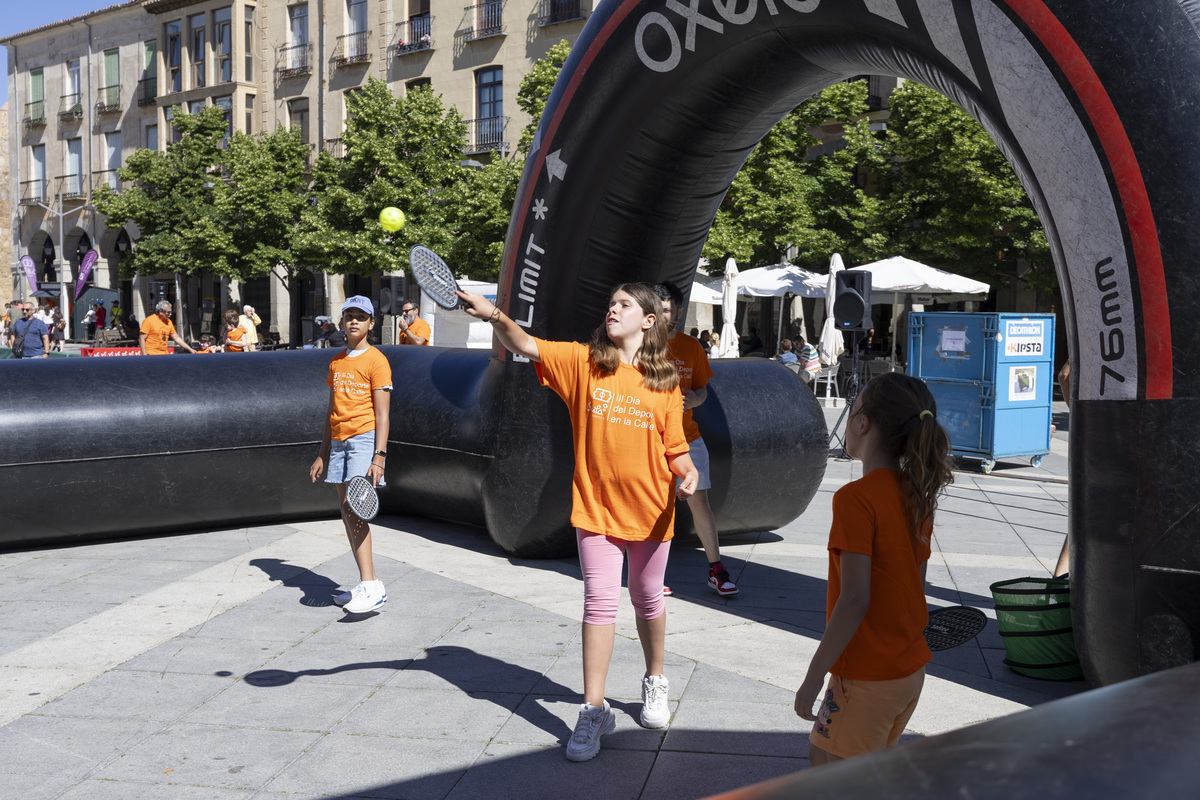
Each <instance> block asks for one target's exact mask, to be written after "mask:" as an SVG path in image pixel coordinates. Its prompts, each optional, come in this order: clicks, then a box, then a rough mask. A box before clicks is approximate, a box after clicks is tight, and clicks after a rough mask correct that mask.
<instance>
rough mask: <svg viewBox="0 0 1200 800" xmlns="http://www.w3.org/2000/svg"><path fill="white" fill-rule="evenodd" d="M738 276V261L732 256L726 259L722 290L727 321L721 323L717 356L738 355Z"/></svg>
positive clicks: (722, 304)
mask: <svg viewBox="0 0 1200 800" xmlns="http://www.w3.org/2000/svg"><path fill="white" fill-rule="evenodd" d="M737 278H738V268H737V262H736V261H734V260H733V259H732V258H730V259H728V260H726V261H725V283H724V286H723V287H722V289H723V291H722V292H721V316H722V317H723V318H724V320H725V321H724V323H722V325H721V349H720V350H718V351H717V358H737V357H738V335H737V325H735V324H734V322H735V321H736V320H737Z"/></svg>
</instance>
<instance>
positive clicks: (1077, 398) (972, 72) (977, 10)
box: [497, 0, 1200, 683]
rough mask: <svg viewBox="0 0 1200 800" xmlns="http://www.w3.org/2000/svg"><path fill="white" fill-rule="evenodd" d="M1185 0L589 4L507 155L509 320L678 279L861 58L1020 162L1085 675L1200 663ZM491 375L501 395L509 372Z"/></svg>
mask: <svg viewBox="0 0 1200 800" xmlns="http://www.w3.org/2000/svg"><path fill="white" fill-rule="evenodd" d="M1193 8H1194V4H1188V3H1179V2H1175V1H1174V0H1143V2H1138V3H1136V4H1130V3H1124V2H1116V1H1115V0H1097V1H1096V2H1089V3H1078V2H1074V0H836V1H835V0H665V2H662V0H654V1H653V2H651V1H649V0H625V1H624V2H616V1H614V0H606V2H604V3H602V4H601V5H600V6H599V7H598V9H597V11H596V13H595V15H594V16H593V17H592V18H591V20H589V22H588V25H587V27H586V28H585V30H584V32H583V34H582V36H581V38H580V40H579V41H578V43H577V44H576V46H575V48H574V50H573V52H572V54H571V57H570V59H569V61H568V62H567V64H566V66H565V68H564V70H563V74H562V76H561V77H560V79H559V81H558V84H557V85H556V86H555V89H554V92H553V95H552V97H551V99H550V102H549V103H548V105H547V107H546V110H545V113H544V116H543V119H542V123H541V126H540V128H539V131H538V135H537V139H536V141H535V145H534V146H535V148H536V149H535V150H534V152H533V153H532V154H531V158H530V159H529V161H528V163H527V165H526V170H525V175H524V180H523V182H522V185H521V189H520V190H519V193H518V197H517V202H516V205H515V208H514V211H513V222H512V226H511V227H510V229H509V241H508V248H507V250H506V253H505V262H504V278H503V280H502V284H501V296H502V297H504V298H505V300H506V303H505V311H506V312H508V313H509V314H510V315H511V316H512V317H513V318H514V319H517V320H520V321H523V322H524V323H525V324H527V325H528V326H529V328H530V330H532V331H534V332H536V333H539V334H541V335H548V336H551V337H560V338H579V337H582V336H583V335H584V334H585V332H586V330H587V328H588V327H589V325H590V324H591V321H592V320H595V319H597V318H598V317H599V315H600V313H601V309H602V307H603V303H604V301H605V295H606V292H607V289H608V287H609V286H611V285H612V284H613V283H615V282H616V281H618V280H626V279H644V280H657V279H670V280H674V281H676V282H678V283H680V284H682V285H687V282H688V281H689V280H691V278H692V276H693V274H694V265H695V264H696V260H697V257H698V255H699V253H700V250H701V247H702V244H703V242H704V239H705V237H706V235H707V232H708V229H709V226H710V224H711V222H712V219H713V217H714V215H715V213H716V210H717V207H718V205H719V204H720V202H721V199H722V198H723V196H724V194H725V191H726V189H727V188H728V186H729V184H730V182H731V181H732V179H733V176H734V175H735V173H736V172H737V171H738V169H739V168H740V167H741V165H742V164H743V163H744V161H745V159H746V158H747V156H748V155H749V153H750V151H751V150H752V148H753V147H754V146H755V144H756V143H757V142H758V141H759V139H761V137H762V136H763V135H764V134H765V133H766V131H767V130H769V128H770V127H771V126H772V125H773V124H774V123H775V122H776V121H777V120H779V119H780V118H781V117H782V116H783V115H784V114H785V113H786V112H787V111H789V110H790V109H792V108H793V107H795V106H796V105H797V104H798V103H799V102H801V101H803V100H804V99H805V98H807V97H809V96H811V95H812V94H814V93H815V92H817V91H819V90H820V89H822V88H824V87H825V86H828V85H830V84H832V83H834V82H836V81H839V80H842V79H845V78H848V77H852V76H854V75H860V74H864V73H871V74H888V75H896V76H901V77H904V78H908V79H912V80H916V81H919V82H921V83H924V84H927V85H929V86H932V87H934V88H936V89H938V90H939V91H941V92H943V93H945V94H946V95H947V96H949V97H951V98H952V99H954V100H955V101H956V102H957V103H959V104H960V105H961V106H962V107H963V108H965V109H966V110H967V111H968V112H969V113H970V114H971V115H972V116H974V117H975V118H976V119H978V120H979V121H980V123H982V124H983V126H984V127H985V128H986V129H987V130H988V132H989V133H990V134H991V135H992V137H993V138H994V139H995V140H996V142H997V143H998V144H999V146H1000V147H1001V149H1002V150H1003V152H1004V153H1005V154H1006V156H1007V157H1008V159H1009V161H1010V162H1011V164H1012V165H1013V167H1014V169H1015V170H1016V172H1017V174H1018V175H1019V176H1020V178H1021V181H1022V183H1023V184H1024V186H1025V187H1026V188H1027V190H1028V192H1029V194H1030V196H1031V197H1032V198H1033V202H1034V204H1035V206H1036V208H1037V210H1038V213H1039V215H1040V216H1041V219H1042V221H1043V223H1044V225H1045V228H1046V231H1047V234H1048V236H1049V239H1050V243H1051V247H1052V250H1053V254H1054V259H1055V264H1056V267H1057V270H1058V274H1059V278H1060V283H1061V285H1062V287H1063V295H1064V298H1065V299H1066V301H1067V305H1068V307H1067V309H1066V311H1067V323H1068V328H1069V337H1070V342H1071V352H1072V354H1073V355H1074V365H1073V370H1074V371H1073V385H1072V395H1073V406H1072V410H1073V419H1072V426H1073V427H1072V434H1073V436H1072V452H1071V466H1072V470H1073V475H1074V477H1075V480H1074V481H1073V482H1072V484H1071V506H1070V530H1071V536H1072V539H1073V543H1074V549H1073V554H1072V575H1073V578H1074V580H1073V585H1074V587H1075V592H1074V603H1075V628H1076V632H1077V639H1078V640H1079V642H1080V645H1081V651H1082V652H1081V655H1082V658H1083V662H1084V667H1085V670H1086V672H1087V674H1088V676H1089V678H1090V679H1091V680H1092V681H1094V682H1098V683H1109V682H1112V681H1116V680H1120V679H1123V678H1129V677H1133V676H1134V675H1137V674H1139V673H1142V672H1146V671H1152V670H1156V669H1161V668H1164V667H1168V666H1172V665H1177V664H1182V663H1187V662H1190V661H1193V660H1196V659H1197V658H1200V630H1198V626H1200V546H1198V542H1197V518H1196V513H1195V511H1196V508H1197V502H1198V501H1197V498H1200V477H1198V476H1200V470H1198V469H1196V463H1197V458H1196V456H1195V455H1194V454H1193V443H1194V440H1195V439H1196V432H1197V428H1198V425H1197V418H1198V416H1200V414H1198V412H1200V405H1198V404H1197V401H1196V398H1197V393H1198V389H1200V370H1196V369H1193V368H1192V367H1190V366H1189V365H1190V364H1191V363H1192V362H1194V361H1200V329H1198V328H1197V326H1195V325H1194V324H1193V321H1192V320H1191V319H1190V317H1191V313H1194V311H1192V310H1193V309H1195V308H1196V307H1197V301H1198V300H1200V296H1198V292H1200V283H1198V282H1197V280H1196V279H1195V277H1194V275H1195V267H1194V263H1195V259H1196V257H1197V254H1198V253H1200V233H1198V230H1200V229H1198V226H1197V225H1196V224H1195V220H1196V219H1197V218H1198V217H1200V206H1198V200H1200V158H1197V157H1196V155H1195V151H1194V147H1193V144H1194V136H1193V135H1192V130H1193V128H1194V123H1195V119H1194V111H1195V109H1196V108H1197V107H1200V41H1198V39H1197V27H1198V26H1200V19H1198V18H1197V14H1196V12H1195V11H1194V10H1193V11H1190V12H1189V10H1188V9H1193ZM1172 312H1174V313H1172ZM1189 312H1191V313H1189ZM497 354H498V355H499V356H500V357H501V358H507V357H509V356H506V355H505V354H504V353H502V352H499V351H497ZM505 377H506V378H508V379H509V380H510V381H511V382H512V383H513V384H514V394H517V395H520V393H519V392H516V390H515V383H516V382H517V381H518V380H519V378H518V377H517V375H516V371H514V373H513V374H512V375H511V376H509V375H506V376H505ZM518 402H523V401H518Z"/></svg>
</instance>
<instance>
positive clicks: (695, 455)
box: [675, 436, 712, 492]
mask: <svg viewBox="0 0 1200 800" xmlns="http://www.w3.org/2000/svg"><path fill="white" fill-rule="evenodd" d="M688 455H689V456H691V457H692V463H693V464H695V465H696V472H698V473H700V479H699V480H698V481H696V491H697V492H706V491H708V490H709V489H711V488H712V475H711V474H710V472H709V466H708V446H707V445H705V444H704V440H703V439H702V438H700V437H699V436H697V437H696V438H695V439H692V440H691V441H690V442H688ZM675 488H677V489H678V488H679V478H678V477H676V478H675Z"/></svg>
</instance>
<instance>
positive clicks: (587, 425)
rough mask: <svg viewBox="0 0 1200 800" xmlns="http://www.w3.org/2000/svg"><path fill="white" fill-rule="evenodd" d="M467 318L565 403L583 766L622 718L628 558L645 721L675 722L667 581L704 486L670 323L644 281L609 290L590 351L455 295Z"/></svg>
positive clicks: (578, 752)
mask: <svg viewBox="0 0 1200 800" xmlns="http://www.w3.org/2000/svg"><path fill="white" fill-rule="evenodd" d="M458 297H459V298H460V299H461V300H462V302H463V304H464V310H465V311H466V312H467V313H468V314H470V315H471V316H473V317H476V318H477V319H483V320H486V321H488V322H490V323H492V327H493V330H495V332H496V335H497V336H498V337H499V338H500V341H501V342H502V343H503V344H504V346H505V347H506V348H507V349H508V351H509V352H511V353H514V354H519V355H522V356H525V357H526V358H528V359H530V360H531V361H534V362H536V364H537V370H538V376H539V378H540V379H541V381H542V383H543V384H544V385H545V386H548V387H550V388H551V389H553V390H554V392H555V393H556V394H558V395H559V396H560V397H562V399H563V401H564V402H566V404H567V410H568V412H569V413H570V416H571V428H572V435H573V438H574V447H575V473H574V476H573V478H572V490H571V493H572V503H571V524H572V525H574V526H575V535H576V540H577V542H578V544H579V562H580V566H581V568H582V571H583V585H584V616H583V694H584V703H583V704H582V705H581V706H580V710H579V719H578V721H577V722H576V724H575V730H574V732H573V733H572V734H571V738H570V740H569V741H568V742H567V752H566V755H567V758H568V759H569V760H571V761H586V760H588V759H590V758H592V757H593V756H595V755H596V754H597V753H598V752H600V737H601V736H603V735H605V734H608V733H611V732H612V731H613V730H614V729H615V727H616V719H615V715H614V714H613V711H612V709H611V708H610V706H609V704H608V701H607V700H605V699H604V682H605V679H606V677H607V675H608V665H609V662H610V661H611V660H612V651H613V642H614V637H615V631H616V616H617V602H618V600H619V598H620V593H621V570H622V567H623V565H624V561H625V558H626V556H628V558H629V595H630V599H631V600H632V601H633V606H634V611H635V614H636V617H637V630H638V639H639V640H640V641H641V644H642V655H643V657H644V659H645V662H646V674H645V676H644V677H643V679H642V712H641V724H642V725H643V726H644V727H647V728H661V727H663V726H664V725H666V724H667V722H668V721H669V720H670V716H671V712H670V708H669V706H668V704H667V692H668V688H669V686H668V682H667V678H666V676H665V675H663V674H662V672H663V654H664V651H665V649H666V629H667V628H666V616H665V611H666V609H665V606H664V603H663V593H662V590H663V575H664V573H665V572H666V567H667V556H668V554H669V552H670V540H671V536H672V535H673V528H674V524H675V494H676V489H675V477H679V478H680V479H681V480H680V483H679V487H678V493H679V495H681V496H688V495H691V494H692V493H693V492H694V491H695V490H696V482H697V480H698V478H699V476H698V474H697V472H696V467H695V466H694V465H693V464H692V459H691V457H690V456H689V455H688V445H687V440H686V439H685V438H684V435H683V423H682V420H683V396H682V394H681V393H680V391H679V374H678V373H677V372H676V371H675V367H674V365H673V364H671V362H670V361H668V360H667V356H666V353H667V326H666V322H665V320H664V319H663V316H662V309H661V306H660V303H659V300H658V296H657V295H655V294H654V291H653V289H651V287H650V286H649V285H647V284H644V283H632V284H630V283H627V284H622V285H621V286H618V287H617V288H616V289H614V290H613V292H612V295H611V298H610V300H609V305H608V312H607V314H606V315H605V318H604V324H602V325H601V326H600V327H599V328H597V329H596V330H595V331H594V332H593V333H592V336H591V340H590V341H589V343H588V344H586V345H584V344H579V343H577V342H549V341H545V340H543V339H535V338H534V337H532V336H530V335H529V334H528V333H526V332H525V330H524V329H523V328H521V327H520V326H519V325H517V323H516V322H514V321H513V320H512V319H510V318H509V317H507V316H505V315H504V314H503V313H501V311H500V309H498V308H496V307H495V306H494V305H493V304H492V303H491V302H490V301H488V300H487V299H486V298H484V297H483V296H481V295H478V294H472V293H469V292H462V291H460V292H458Z"/></svg>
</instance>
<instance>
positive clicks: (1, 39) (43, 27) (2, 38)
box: [0, 0, 149, 44]
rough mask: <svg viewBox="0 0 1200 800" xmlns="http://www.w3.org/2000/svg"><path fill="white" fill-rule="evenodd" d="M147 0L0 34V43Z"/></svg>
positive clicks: (128, 0)
mask: <svg viewBox="0 0 1200 800" xmlns="http://www.w3.org/2000/svg"><path fill="white" fill-rule="evenodd" d="M148 1H149V0H125V2H124V3H117V4H116V5H111V6H107V7H105V8H100V9H97V10H95V11H89V12H87V13H86V14H79V15H77V16H74V17H71V18H69V19H63V20H59V21H58V22H50V23H47V24H46V25H41V26H38V27H36V28H30V29H29V30H27V31H22V32H20V33H14V34H12V35H11V36H0V44H8V43H9V42H11V41H14V40H16V39H21V38H23V37H25V36H30V35H32V34H35V33H41V32H42V31H47V30H50V29H51V28H57V27H58V26H59V25H70V24H71V23H72V22H79V21H80V20H84V19H88V18H90V17H98V16H100V15H101V14H107V13H109V12H111V11H118V10H120V9H123V8H129V7H131V6H140V5H144V4H145V3H147V2H148Z"/></svg>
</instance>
